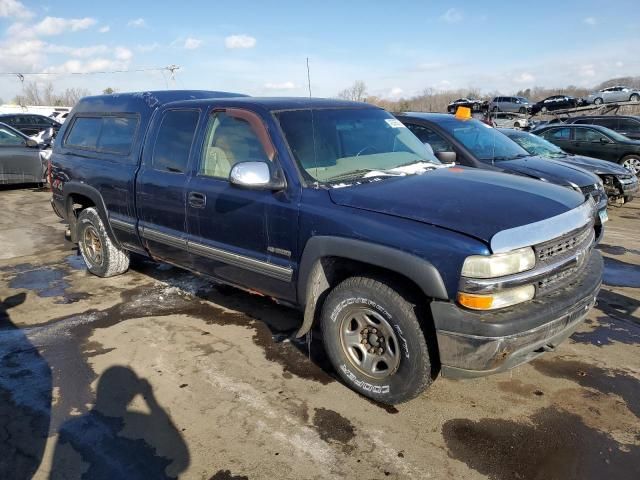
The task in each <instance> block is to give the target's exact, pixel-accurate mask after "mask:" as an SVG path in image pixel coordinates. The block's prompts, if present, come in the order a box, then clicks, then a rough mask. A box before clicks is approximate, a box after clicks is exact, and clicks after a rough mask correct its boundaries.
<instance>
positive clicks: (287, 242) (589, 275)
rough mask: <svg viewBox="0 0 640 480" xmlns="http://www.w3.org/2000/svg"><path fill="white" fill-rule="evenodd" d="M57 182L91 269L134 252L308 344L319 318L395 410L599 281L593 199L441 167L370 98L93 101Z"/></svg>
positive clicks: (493, 367) (178, 96)
mask: <svg viewBox="0 0 640 480" xmlns="http://www.w3.org/2000/svg"><path fill="white" fill-rule="evenodd" d="M51 180H52V188H53V199H52V205H53V208H54V210H55V211H56V212H57V213H58V215H60V216H61V217H63V218H65V219H66V221H67V222H68V224H69V230H70V234H71V238H72V240H73V241H75V242H78V243H79V248H80V252H81V253H82V255H83V257H84V259H85V262H86V263H87V266H88V269H89V271H91V272H92V273H94V274H96V275H99V276H104V277H107V276H111V275H116V274H121V273H124V272H125V271H126V270H127V268H128V265H129V255H130V252H134V253H136V254H140V255H145V256H148V257H151V258H153V259H156V260H160V261H164V262H168V263H171V264H174V265H178V266H180V267H183V268H186V269H189V270H192V271H196V272H198V273H201V274H204V275H207V276H209V277H211V278H213V279H215V280H216V281H219V282H224V283H227V284H231V285H234V286H237V287H240V288H244V289H247V290H252V291H259V292H261V293H262V294H264V295H268V296H270V297H273V298H275V299H277V300H278V301H279V302H281V303H285V304H288V305H290V306H293V307H296V308H299V309H300V310H301V311H302V312H304V313H303V315H301V325H300V328H299V330H298V332H297V336H298V337H300V336H303V335H305V334H306V333H308V332H309V331H310V330H311V328H313V327H315V326H316V325H317V326H319V327H320V329H321V331H322V337H323V341H324V345H325V350H326V352H327V355H328V357H329V358H330V360H331V362H332V363H333V365H334V367H335V369H336V372H337V373H338V374H339V375H340V377H341V378H342V379H343V380H344V382H345V383H346V384H347V385H349V386H350V387H351V388H353V389H354V390H356V391H358V392H360V393H362V394H363V395H366V396H369V397H371V398H373V399H375V400H378V401H381V402H385V403H390V404H393V403H399V402H402V401H406V400H408V399H411V398H413V397H415V396H416V395H418V394H419V393H420V392H422V391H423V390H424V389H425V388H426V387H427V386H428V385H429V384H430V383H431V381H432V380H433V379H434V378H435V376H436V375H437V374H438V373H439V372H441V373H442V374H444V375H446V376H450V377H455V378H463V377H474V376H479V375H486V374H490V373H495V372H500V371H504V370H506V369H509V368H511V367H514V366H516V365H519V364H521V363H523V362H526V361H529V360H530V359H532V358H534V357H536V356H538V355H540V354H541V353H543V352H545V351H549V350H553V349H554V348H555V347H556V346H557V345H558V344H559V343H560V342H561V341H563V340H564V339H565V338H567V337H568V336H569V335H570V334H571V333H572V332H573V331H574V330H575V328H576V327H577V326H578V325H579V324H580V322H581V321H582V320H583V319H584V318H585V316H586V315H587V312H588V311H589V308H590V307H591V306H592V305H593V304H594V302H595V298H596V295H597V293H598V290H599V288H600V283H601V275H602V258H601V256H600V254H599V253H598V252H597V251H596V250H595V249H594V248H593V247H594V244H595V242H596V239H595V233H594V216H595V206H594V202H593V201H592V199H590V198H589V199H585V197H584V196H583V195H581V194H579V193H577V192H574V191H571V190H569V189H566V188H562V187H559V186H556V185H551V184H548V183H544V182H540V181H537V180H531V179H528V178H524V177H519V176H514V175H507V174H503V173H496V172H492V171H483V170H478V169H473V168H465V167H459V166H453V167H452V166H450V165H444V164H442V163H440V162H439V161H438V160H437V159H436V158H435V157H434V156H433V153H432V152H430V151H429V150H428V149H427V148H426V147H425V146H424V144H423V143H422V142H421V141H419V140H418V139H417V138H416V137H415V136H414V135H413V134H412V133H411V132H410V131H409V130H408V129H407V128H406V127H405V126H404V125H403V124H402V123H401V122H400V121H398V120H397V119H395V118H394V117H393V116H392V115H390V114H389V113H387V112H385V111H384V110H382V109H379V108H377V107H374V106H371V105H368V104H362V103H353V102H346V101H338V100H323V99H299V98H251V97H243V96H240V95H237V94H231V93H223V92H207V91H166V92H147V93H134V94H116V95H108V96H97V97H88V98H85V99H83V100H81V101H80V102H79V104H78V105H77V106H76V107H75V108H74V109H73V111H72V112H71V114H70V116H69V119H68V120H67V121H66V122H65V124H64V126H63V127H62V128H61V130H60V133H59V136H58V139H57V142H56V145H55V148H54V152H53V155H52V172H51Z"/></svg>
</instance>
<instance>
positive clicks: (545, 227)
mask: <svg viewBox="0 0 640 480" xmlns="http://www.w3.org/2000/svg"><path fill="white" fill-rule="evenodd" d="M594 212H595V203H594V201H593V199H592V198H591V197H589V199H588V200H587V201H586V202H584V203H583V204H582V205H580V206H579V207H577V208H574V209H573V210H569V211H568V212H564V213H561V214H560V215H556V216H555V217H551V218H547V219H545V220H541V221H539V222H535V223H529V224H527V225H522V226H520V227H514V228H510V229H508V230H502V231H501V232H498V233H496V234H495V235H494V236H493V238H492V239H491V251H492V252H493V253H504V252H509V251H511V250H515V249H517V248H522V247H529V246H532V245H536V244H538V243H544V242H548V241H549V240H553V239H554V238H557V237H561V236H562V235H565V234H567V233H569V232H571V231H572V230H576V229H578V228H580V227H584V226H585V225H586V224H587V223H589V222H590V221H591V220H592V219H593V217H594Z"/></svg>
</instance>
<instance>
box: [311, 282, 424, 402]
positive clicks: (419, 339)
mask: <svg viewBox="0 0 640 480" xmlns="http://www.w3.org/2000/svg"><path fill="white" fill-rule="evenodd" d="M321 326H322V337H323V341H324V346H325V350H326V352H327V356H328V357H329V359H330V360H331V362H332V364H333V366H334V368H335V369H336V371H337V372H338V374H339V375H340V377H341V378H342V380H343V381H344V382H345V383H346V384H347V385H348V386H349V387H350V388H352V389H353V390H355V391H357V392H358V393H361V394H362V395H365V396H367V397H369V398H372V399H374V400H376V401H378V402H382V403H386V404H397V403H401V402H406V401H407V400H411V399H412V398H415V397H416V396H418V395H419V394H420V393H421V392H423V391H424V390H425V389H426V388H427V387H428V386H429V385H430V384H431V382H432V377H431V373H432V365H431V360H430V357H429V353H430V352H429V348H428V347H427V342H426V339H425V335H424V333H423V331H422V329H421V328H420V324H419V322H418V318H417V316H416V313H415V306H414V304H413V303H411V302H410V301H409V300H408V298H407V296H406V295H403V294H401V293H400V290H398V289H396V288H394V287H392V286H391V285H390V283H389V282H385V281H382V280H378V279H374V278H367V277H352V278H348V279H347V280H345V281H343V282H342V283H340V284H339V285H338V286H337V287H335V288H334V289H333V290H332V291H331V293H330V294H329V295H328V297H327V299H326V301H325V303H324V306H323V309H322V318H321ZM434 342H435V339H434ZM432 348H433V349H434V350H435V348H436V347H432ZM431 353H434V352H431Z"/></svg>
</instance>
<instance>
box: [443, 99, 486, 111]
mask: <svg viewBox="0 0 640 480" xmlns="http://www.w3.org/2000/svg"><path fill="white" fill-rule="evenodd" d="M486 105H487V102H486V101H484V100H479V99H477V98H459V99H457V100H454V101H453V102H451V103H450V104H449V105H447V112H449V113H456V110H458V107H467V108H470V109H471V111H473V112H480V111H482V110H484V109H485V108H486Z"/></svg>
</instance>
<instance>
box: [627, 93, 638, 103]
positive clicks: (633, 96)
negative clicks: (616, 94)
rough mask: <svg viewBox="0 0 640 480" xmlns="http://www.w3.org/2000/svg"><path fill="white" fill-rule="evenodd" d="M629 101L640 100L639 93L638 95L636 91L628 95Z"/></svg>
mask: <svg viewBox="0 0 640 480" xmlns="http://www.w3.org/2000/svg"><path fill="white" fill-rule="evenodd" d="M629 101H630V102H640V95H638V94H637V93H634V94H633V95H631V96H630V97H629Z"/></svg>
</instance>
